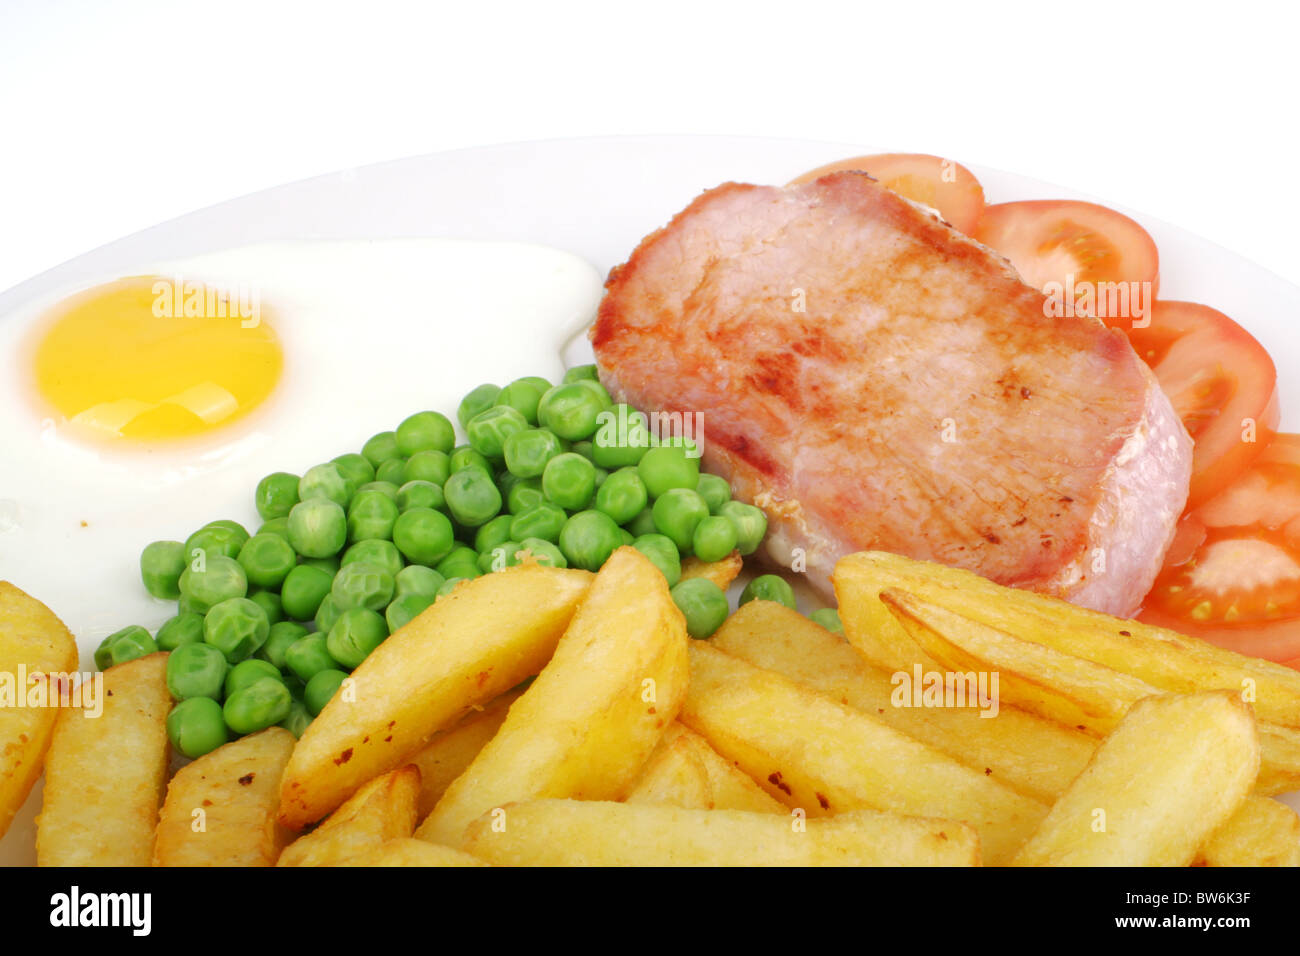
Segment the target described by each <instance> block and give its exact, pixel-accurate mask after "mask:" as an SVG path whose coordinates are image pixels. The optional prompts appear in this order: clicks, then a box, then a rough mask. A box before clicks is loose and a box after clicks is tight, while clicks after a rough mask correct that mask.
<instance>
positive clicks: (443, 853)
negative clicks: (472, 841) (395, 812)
mask: <svg viewBox="0 0 1300 956" xmlns="http://www.w3.org/2000/svg"><path fill="white" fill-rule="evenodd" d="M489 865H490V864H488V863H485V862H483V861H482V860H480V859H479V858H478V857H476V856H470V855H469V854H468V853H465V852H463V851H461V850H453V849H452V848H451V847H449V846H442V845H441V844H439V843H430V842H429V841H428V840H417V839H415V837H405V838H398V839H396V840H389V841H388V842H387V843H384V844H382V845H381V846H378V847H375V848H374V849H373V850H367V851H366V852H365V853H360V854H358V855H357V856H353V857H349V858H348V859H346V860H344V861H343V862H342V863H340V864H339V866H401V867H407V866H489Z"/></svg>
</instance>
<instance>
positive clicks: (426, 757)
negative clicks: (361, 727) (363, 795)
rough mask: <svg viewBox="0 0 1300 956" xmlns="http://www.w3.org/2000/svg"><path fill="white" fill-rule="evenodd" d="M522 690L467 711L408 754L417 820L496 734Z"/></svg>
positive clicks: (423, 815)
mask: <svg viewBox="0 0 1300 956" xmlns="http://www.w3.org/2000/svg"><path fill="white" fill-rule="evenodd" d="M522 693H523V691H519V690H514V691H510V692H509V693H505V694H502V695H501V696H500V697H498V698H496V699H495V700H493V701H491V702H490V703H489V704H488V705H487V706H485V707H484V708H483V709H482V710H472V711H470V712H469V713H468V714H466V715H465V716H464V717H463V718H462V719H461V720H460V722H459V723H457V724H456V725H455V726H454V727H448V728H447V729H446V730H441V731H439V732H438V733H436V734H434V735H433V737H431V738H430V739H429V743H428V744H427V745H426V746H425V747H424V748H423V749H422V750H419V751H417V752H416V753H415V754H414V755H413V756H412V757H411V763H413V764H415V765H416V766H417V767H419V768H420V799H419V803H418V807H419V814H420V819H421V820H423V819H424V818H425V817H427V816H428V815H429V814H430V813H432V812H433V808H434V807H435V806H437V804H438V801H439V800H441V799H442V795H443V794H444V793H446V791H447V788H448V787H449V786H451V782H452V781H453V780H455V779H456V778H457V777H459V776H460V775H461V774H462V773H464V772H465V768H466V767H468V766H469V765H470V764H471V763H473V762H474V758H475V757H477V756H478V752H479V751H480V750H482V749H483V748H484V747H485V746H487V742H488V741H489V740H491V739H492V738H493V737H495V736H496V733H497V731H498V730H500V729H501V725H502V724H503V723H505V719H506V712H507V711H509V710H510V705H511V704H513V703H514V702H515V701H516V700H518V699H519V695H520V694H522Z"/></svg>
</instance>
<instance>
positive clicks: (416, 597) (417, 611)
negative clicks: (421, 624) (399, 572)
mask: <svg viewBox="0 0 1300 956" xmlns="http://www.w3.org/2000/svg"><path fill="white" fill-rule="evenodd" d="M413 567H414V565H413ZM437 594H438V591H437V589H434V592H433V594H403V595H402V596H401V597H399V598H395V599H394V600H393V603H392V604H390V605H388V608H387V609H386V610H385V611H384V620H385V621H386V622H387V624H388V632H389V633H390V634H391V633H393V632H394V631H398V630H401V629H402V628H403V627H405V626H406V625H407V624H409V623H410V622H411V621H413V620H415V618H417V617H419V616H420V615H421V614H422V613H424V609H425V608H427V607H428V606H429V605H430V604H432V603H433V599H434V597H436V596H437Z"/></svg>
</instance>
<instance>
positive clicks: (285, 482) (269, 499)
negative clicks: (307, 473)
mask: <svg viewBox="0 0 1300 956" xmlns="http://www.w3.org/2000/svg"><path fill="white" fill-rule="evenodd" d="M301 480H302V479H301V478H300V477H299V476H298V475H291V474H290V473H289V472H287V471H276V472H272V473H271V474H269V475H267V476H266V477H265V478H263V479H262V480H261V481H259V482H258V483H257V491H256V492H254V494H253V503H254V505H256V506H257V514H258V516H259V517H260V518H261V519H262V520H263V521H270V520H271V519H273V518H284V517H287V516H288V514H289V509H290V508H292V507H293V506H294V505H296V504H297V503H298V482H299V481H301Z"/></svg>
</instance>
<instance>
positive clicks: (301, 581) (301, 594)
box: [280, 564, 334, 621]
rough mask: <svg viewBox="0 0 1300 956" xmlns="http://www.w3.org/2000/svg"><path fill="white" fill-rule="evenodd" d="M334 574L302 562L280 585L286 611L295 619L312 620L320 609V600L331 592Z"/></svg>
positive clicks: (281, 601)
mask: <svg viewBox="0 0 1300 956" xmlns="http://www.w3.org/2000/svg"><path fill="white" fill-rule="evenodd" d="M333 581H334V575H332V574H330V573H329V572H328V571H326V570H324V569H323V568H318V567H314V566H312V565H310V564H300V565H298V566H297V567H296V568H294V569H293V570H292V571H290V572H289V574H288V576H287V577H286V578H285V579H284V584H282V585H281V586H280V603H281V604H282V605H283V607H284V613H285V614H287V615H288V616H289V617H291V618H293V619H294V620H295V621H310V620H311V619H312V618H313V617H315V616H316V612H317V611H318V610H319V609H320V602H321V601H323V600H324V599H325V595H327V594H329V593H330V585H331V584H332V583H333Z"/></svg>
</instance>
